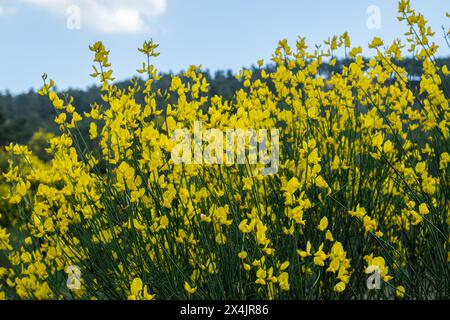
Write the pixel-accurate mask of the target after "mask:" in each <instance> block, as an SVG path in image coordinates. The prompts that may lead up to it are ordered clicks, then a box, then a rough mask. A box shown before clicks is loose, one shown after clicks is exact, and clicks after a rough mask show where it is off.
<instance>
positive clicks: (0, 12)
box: [0, 7, 16, 16]
mask: <svg viewBox="0 0 450 320" xmlns="http://www.w3.org/2000/svg"><path fill="white" fill-rule="evenodd" d="M14 13H16V9H15V8H8V7H0V16H7V15H11V14H14Z"/></svg>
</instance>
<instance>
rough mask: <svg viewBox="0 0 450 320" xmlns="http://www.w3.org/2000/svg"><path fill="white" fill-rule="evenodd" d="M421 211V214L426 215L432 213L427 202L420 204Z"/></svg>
mask: <svg viewBox="0 0 450 320" xmlns="http://www.w3.org/2000/svg"><path fill="white" fill-rule="evenodd" d="M419 212H420V214H421V215H425V214H428V213H430V211H429V210H428V207H427V205H426V203H422V204H420V206H419Z"/></svg>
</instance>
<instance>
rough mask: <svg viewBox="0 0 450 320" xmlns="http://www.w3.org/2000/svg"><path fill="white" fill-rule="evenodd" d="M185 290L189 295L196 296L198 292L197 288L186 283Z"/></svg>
mask: <svg viewBox="0 0 450 320" xmlns="http://www.w3.org/2000/svg"><path fill="white" fill-rule="evenodd" d="M184 290H186V292H187V293H188V294H194V293H195V292H196V291H197V287H191V286H190V285H189V283H188V282H187V281H186V282H184Z"/></svg>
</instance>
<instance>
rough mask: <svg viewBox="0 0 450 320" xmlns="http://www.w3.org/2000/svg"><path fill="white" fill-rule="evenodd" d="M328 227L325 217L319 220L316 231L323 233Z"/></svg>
mask: <svg viewBox="0 0 450 320" xmlns="http://www.w3.org/2000/svg"><path fill="white" fill-rule="evenodd" d="M327 227H328V218H327V217H323V218H322V219H320V222H319V225H318V226H317V229H319V230H320V231H325V229H326V228H327Z"/></svg>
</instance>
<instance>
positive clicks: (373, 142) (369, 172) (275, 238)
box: [0, 0, 450, 299]
mask: <svg viewBox="0 0 450 320" xmlns="http://www.w3.org/2000/svg"><path fill="white" fill-rule="evenodd" d="M399 19H400V20H402V21H404V23H406V24H407V25H408V26H409V27H410V30H409V32H408V33H407V34H406V36H407V40H408V48H407V49H408V51H409V52H411V53H412V54H414V55H415V56H416V58H417V59H419V60H420V61H421V63H422V64H423V76H422V78H421V79H420V84H419V87H418V88H417V90H416V89H413V88H412V87H411V83H410V81H409V78H408V74H407V72H406V70H405V69H404V68H401V67H399V66H398V65H396V64H395V61H396V60H398V59H401V57H402V54H403V53H402V50H403V46H402V45H401V43H400V41H397V40H396V41H394V42H393V43H392V44H391V45H390V46H387V47H384V44H383V41H382V40H381V39H378V38H375V39H374V40H373V41H372V43H371V44H370V45H369V47H370V48H372V49H373V50H374V53H375V55H374V57H373V58H371V59H369V60H368V61H366V60H364V59H363V58H362V56H361V52H362V49H361V48H360V47H351V43H350V39H349V37H348V35H347V33H345V34H343V35H341V36H334V37H332V38H331V39H329V41H326V45H327V46H328V48H327V49H326V50H321V51H319V50H315V51H314V52H312V53H311V52H310V51H308V47H307V46H306V44H305V39H303V38H300V39H299V40H298V41H297V43H296V44H295V48H291V47H289V45H288V43H287V41H285V40H283V41H280V43H279V45H278V47H277V48H276V50H275V53H274V55H273V58H272V61H273V63H274V64H275V67H274V69H273V70H272V71H270V72H269V71H267V70H265V69H260V70H259V72H260V77H255V75H254V74H253V73H252V71H250V70H244V71H242V72H241V73H240V74H239V75H238V76H239V78H240V79H241V80H242V83H243V89H239V90H238V91H236V92H235V95H234V98H233V99H231V100H225V99H224V98H223V97H220V96H214V97H212V98H209V96H208V94H207V93H208V90H209V88H208V82H207V81H206V79H205V78H204V77H203V76H202V73H201V72H199V68H197V67H194V66H192V67H190V68H189V69H188V71H186V72H185V73H184V76H185V78H186V79H185V80H182V79H181V78H180V77H177V76H174V77H173V78H172V82H171V86H170V88H169V89H168V90H167V91H165V92H162V91H157V92H155V91H153V90H152V83H153V82H154V81H157V80H158V72H157V70H156V69H155V67H154V66H153V65H152V64H151V63H150V61H151V60H152V59H153V58H154V57H156V56H157V55H158V53H157V52H156V50H157V45H155V44H154V43H153V42H152V41H149V42H145V43H144V45H143V47H142V48H140V49H139V51H140V52H141V53H143V54H144V56H145V57H146V58H145V61H146V62H145V63H144V64H143V66H142V68H141V69H140V70H138V72H139V73H141V74H142V75H144V76H145V77H146V79H147V81H146V83H145V86H144V87H142V88H141V87H139V85H138V84H137V82H136V83H133V84H132V85H130V86H129V87H128V88H127V89H119V88H117V87H116V86H115V85H114V84H113V80H114V79H113V71H112V69H111V64H110V62H109V58H108V56H109V51H107V50H106V48H105V47H104V45H103V44H102V43H101V42H98V43H95V44H94V45H93V46H91V47H90V49H91V51H92V52H93V53H94V55H95V56H94V61H95V63H96V65H95V66H94V72H93V74H92V76H93V77H96V78H98V79H99V80H100V82H101V84H102V87H101V91H102V100H103V103H102V104H93V105H92V109H91V110H90V112H88V113H85V114H79V113H78V112H77V110H76V108H75V106H74V105H73V103H74V101H73V99H71V98H63V97H61V96H60V95H58V93H57V92H55V91H53V90H52V88H53V85H54V83H53V81H49V82H47V79H46V78H44V86H43V88H42V89H41V90H40V93H41V94H42V95H46V96H48V98H49V99H50V100H51V101H52V103H53V105H54V107H55V109H56V111H57V113H58V115H57V117H56V119H55V121H56V123H57V124H58V125H59V126H60V129H61V134H60V136H57V137H53V138H51V139H50V141H49V147H48V149H47V151H48V153H49V154H50V155H51V161H50V162H49V164H48V165H46V166H38V167H33V162H32V161H30V162H29V163H30V165H31V168H30V170H23V169H20V168H19V163H23V162H24V161H28V160H29V159H31V157H32V154H31V152H30V151H29V150H28V149H27V148H26V147H22V146H17V145H11V146H9V147H7V148H6V152H7V153H8V154H9V156H10V159H11V165H10V167H9V169H8V170H7V172H5V173H4V174H3V177H4V179H5V180H6V182H7V183H8V185H9V188H8V191H7V194H6V195H5V198H6V200H7V201H8V202H9V204H10V205H12V206H13V207H14V212H17V213H19V214H20V217H21V220H20V223H19V224H20V230H22V233H23V240H22V241H20V242H19V243H14V242H12V241H10V237H9V234H8V232H7V231H6V229H3V228H2V229H0V250H1V252H2V253H3V254H4V255H5V257H7V259H8V261H9V262H8V264H7V265H6V266H4V267H1V268H0V284H1V286H0V297H3V298H5V297H7V298H22V299H71V298H83V299H91V298H95V299H127V298H129V299H185V298H192V299H205V298H208V299H229V298H233V299H259V298H263V299H318V298H325V299H345V298H394V297H397V298H448V296H449V295H448V294H449V292H448V290H449V288H450V285H449V280H450V274H449V270H450V269H449V265H448V263H449V247H448V246H449V240H450V238H449V228H448V227H449V223H450V220H449V216H448V213H449V208H450V206H449V201H448V200H449V192H450V187H449V162H450V151H449V97H447V96H446V93H445V91H444V90H443V88H445V87H446V86H448V85H449V84H448V83H445V82H443V80H442V79H444V78H445V76H447V75H449V70H448V68H447V66H437V65H436V64H435V63H434V58H433V57H434V55H435V54H436V52H437V50H438V48H437V46H436V45H435V44H434V43H433V42H432V40H431V37H432V36H433V33H432V32H431V30H430V29H429V28H428V27H427V25H426V21H425V19H424V17H423V16H422V15H421V14H418V13H416V12H415V11H414V10H412V9H411V8H410V5H409V1H405V0H402V1H400V3H399ZM447 36H448V34H447ZM337 50H343V51H345V52H346V54H347V55H348V58H350V59H351V63H350V64H349V65H348V66H344V67H343V68H342V70H341V72H338V73H333V74H332V75H331V76H330V77H328V78H324V77H322V76H321V75H320V74H318V68H319V67H320V66H321V64H322V63H323V61H324V59H331V62H330V64H334V63H335V61H336V60H335V58H334V57H333V53H334V52H336V51H337ZM262 64H263V62H262V61H260V62H259V66H260V67H261V66H262ZM446 92H448V91H446ZM139 94H143V95H144V98H145V99H144V101H145V103H144V104H139V103H137V101H136V97H137V95H139ZM174 98H175V101H176V103H169V102H168V101H169V99H174ZM161 101H162V102H164V103H162V102H161ZM171 101H173V100H171ZM163 106H164V107H163ZM196 121H202V123H203V127H204V128H203V129H205V130H206V129H211V128H217V129H220V130H223V131H226V130H227V129H248V128H251V129H254V130H258V129H278V131H279V140H280V146H279V148H280V150H279V155H280V167H279V171H278V172H277V173H276V174H272V175H262V174H261V173H260V169H261V166H262V165H261V164H251V163H249V162H247V163H244V164H239V163H233V164H211V165H199V164H174V162H173V160H172V159H171V151H172V149H173V148H174V146H175V145H176V141H174V140H172V139H171V137H172V133H173V132H174V131H175V130H177V129H186V130H187V131H188V132H191V133H192V132H193V130H194V122H196ZM82 122H84V123H86V124H87V125H88V127H89V139H86V137H85V136H84V135H83V134H81V133H80V130H79V125H80V124H81V123H82ZM88 140H89V141H88ZM219 156H220V155H219ZM7 214H9V213H7ZM73 266H77V268H79V269H74V268H73ZM69 269H70V270H69ZM73 270H78V271H77V272H76V276H74V274H73ZM66 272H67V273H66ZM373 274H377V275H379V277H380V279H379V280H380V281H381V288H380V287H379V288H376V289H379V290H376V289H374V290H369V289H368V286H367V281H366V280H367V279H368V277H369V276H370V275H373ZM68 279H69V280H70V281H69V282H70V285H69V282H68V281H67V280H68ZM77 282H78V284H79V285H78V286H76V285H75V284H76V283H77ZM2 290H3V291H2ZM6 293H7V295H6Z"/></svg>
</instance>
